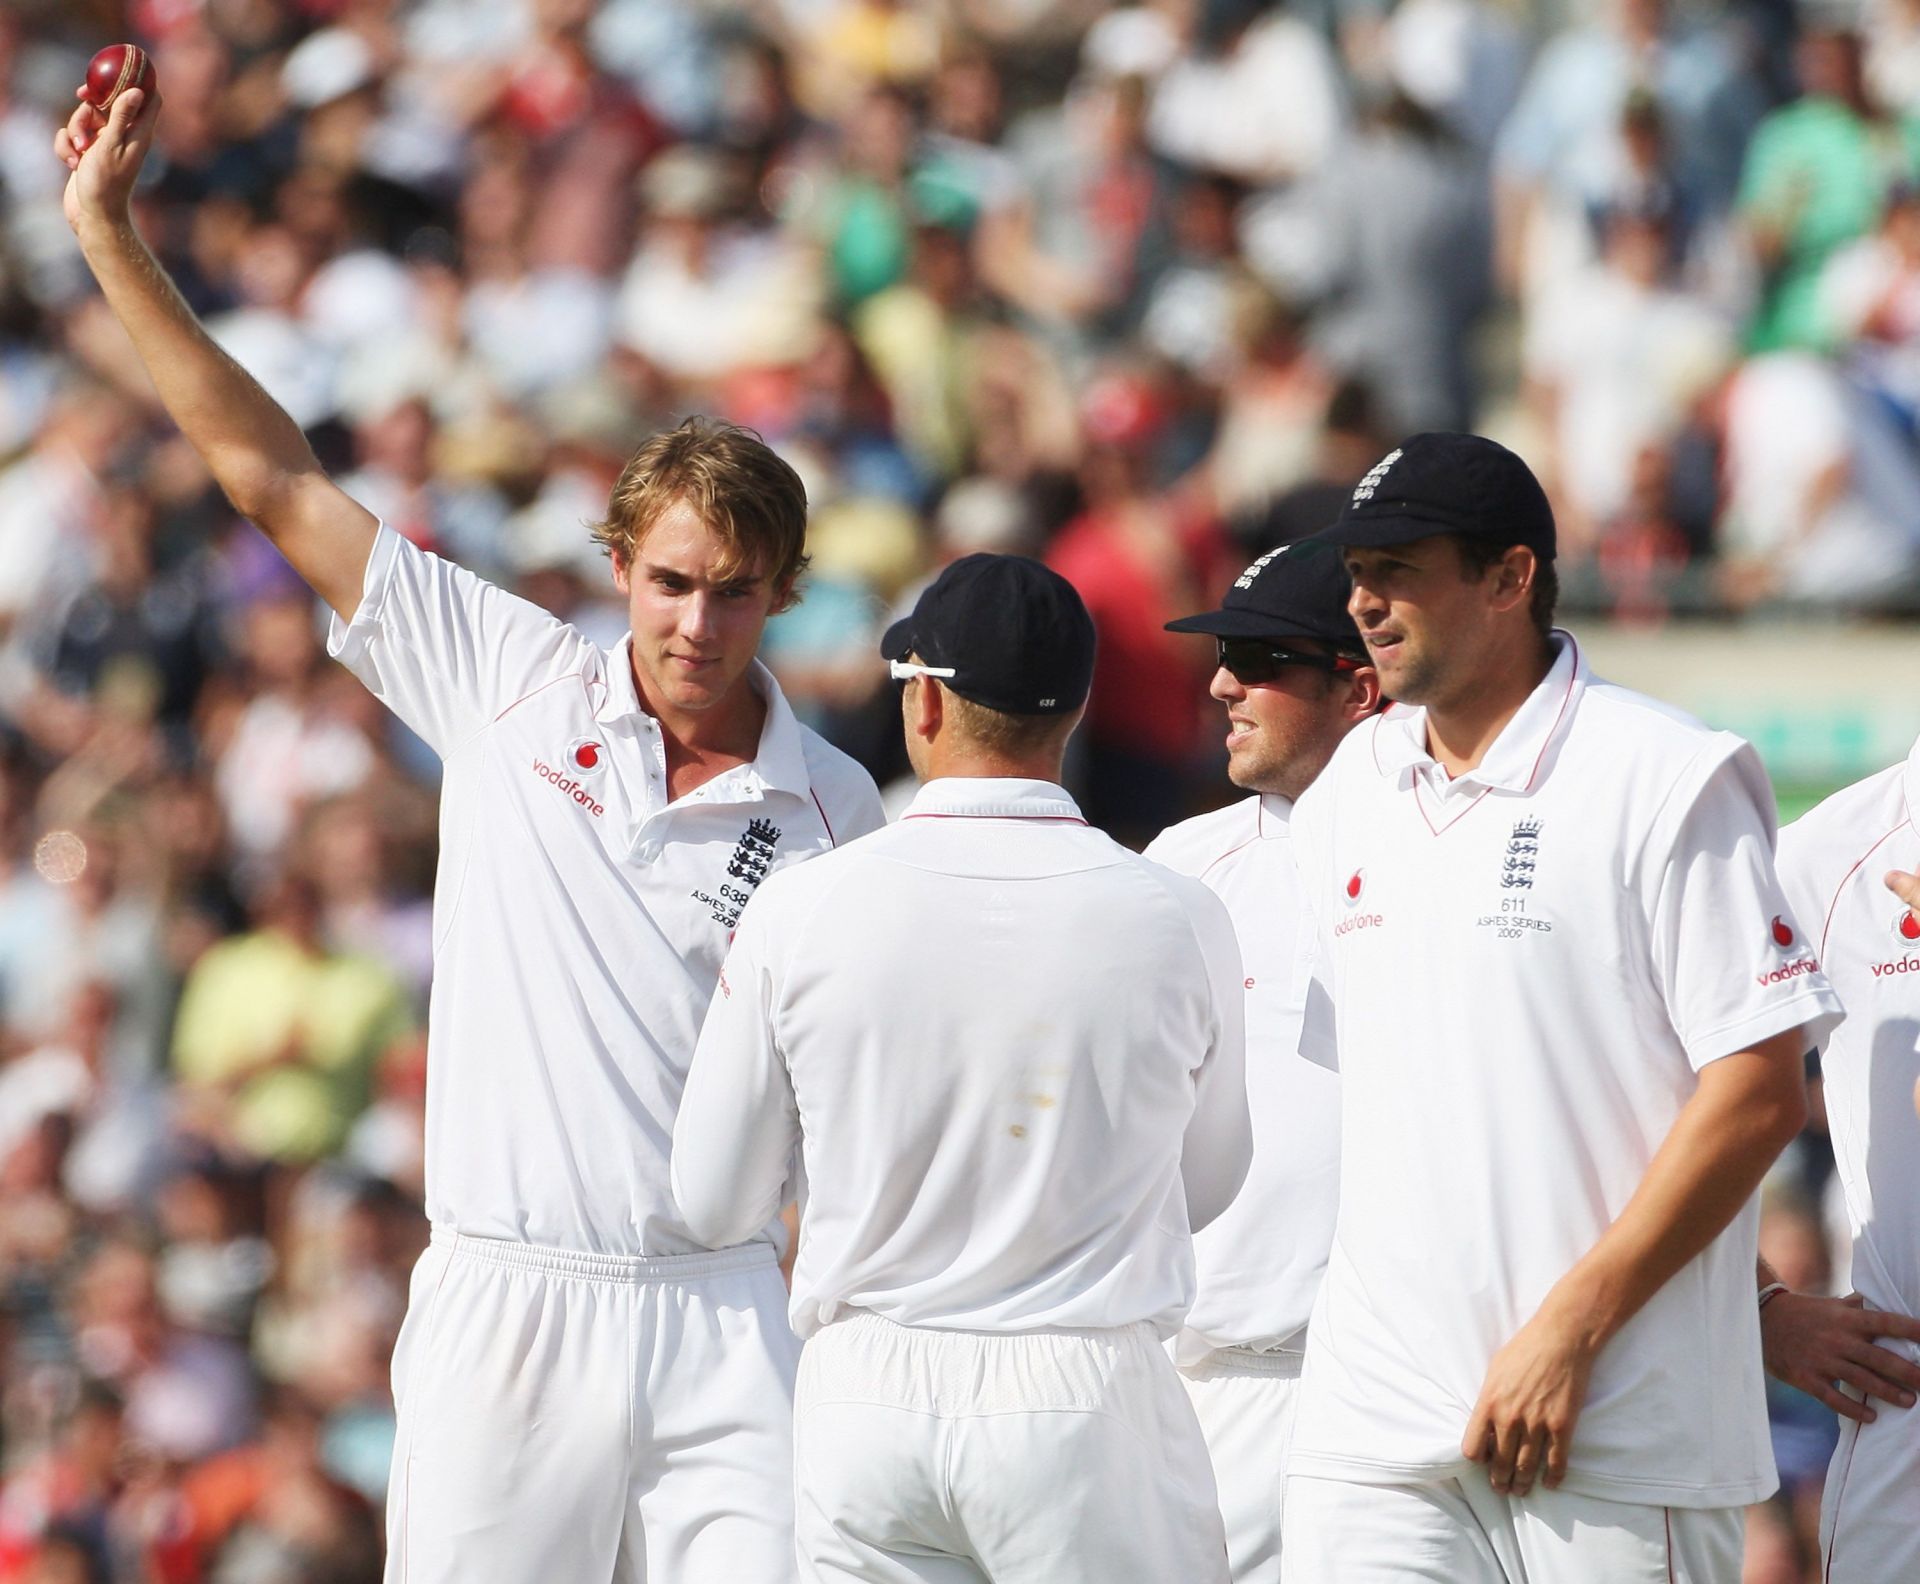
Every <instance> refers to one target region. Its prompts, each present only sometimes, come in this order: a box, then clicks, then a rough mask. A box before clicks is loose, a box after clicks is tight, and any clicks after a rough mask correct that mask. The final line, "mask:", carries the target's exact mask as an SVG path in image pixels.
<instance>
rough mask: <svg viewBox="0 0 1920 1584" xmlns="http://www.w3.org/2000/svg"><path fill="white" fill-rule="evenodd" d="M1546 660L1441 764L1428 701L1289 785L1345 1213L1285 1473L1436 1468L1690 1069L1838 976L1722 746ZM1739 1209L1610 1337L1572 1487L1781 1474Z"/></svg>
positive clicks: (1314, 1034) (1748, 779)
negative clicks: (1331, 1078) (1529, 689)
mask: <svg viewBox="0 0 1920 1584" xmlns="http://www.w3.org/2000/svg"><path fill="white" fill-rule="evenodd" d="M1557 641H1558V643H1559V646H1560V647H1559V654H1558V656H1557V658H1556V660H1555V663H1554V665H1553V667H1552V669H1551V670H1550V672H1549V673H1548V675H1547V676H1546V678H1545V679H1544V680H1543V681H1542V682H1541V684H1540V686H1539V687H1538V688H1537V689H1536V690H1535V691H1534V692H1533V694H1532V695H1531V696H1530V697H1529V698H1528V700H1527V701H1526V703H1525V704H1524V705H1523V706H1522V707H1521V709H1520V710H1519V712H1518V713H1517V714H1516V715H1515V716H1514V718H1513V719H1512V720H1511V721H1510V722H1509V723H1508V724H1507V726H1506V728H1505V729H1504V730H1503V731H1502V732H1501V734H1500V736H1499V737H1498V738H1497V739H1496V740H1495V742H1494V743H1493V745H1492V747H1491V748H1490V749H1489V750H1488V752H1487V754H1486V757H1485V759H1484V760H1483V762H1482V763H1481V764H1480V765H1479V766H1478V767H1477V768H1476V769H1474V770H1473V771H1471V772H1469V773H1467V774H1465V775H1462V776H1461V777H1459V778H1458V779H1457V780H1449V779H1448V777H1447V774H1446V772H1445V770H1444V769H1442V768H1441V767H1440V766H1439V765H1438V764H1437V763H1435V761H1434V760H1433V759H1432V758H1431V756H1430V755H1429V753H1428V751H1427V741H1426V714H1425V711H1424V710H1419V709H1407V708H1405V707H1400V706H1396V707H1395V708H1394V709H1393V710H1392V711H1390V712H1389V713H1388V714H1387V715H1384V716H1382V717H1379V718H1378V719H1377V720H1375V721H1374V722H1372V723H1370V724H1368V725H1365V726H1362V727H1360V728H1359V729H1358V730H1356V731H1354V732H1353V733H1352V734H1351V735H1350V736H1349V737H1348V738H1347V739H1346V741H1345V742H1343V743H1342V744H1341V746H1340V748H1339V750H1338V751H1337V752H1336V753H1335V755H1334V758H1333V762H1332V763H1331V764H1330V765H1329V766H1328V768H1327V770H1326V771H1325V772H1324V773H1323V774H1322V775H1321V777H1320V779H1319V780H1318V781H1316V782H1315V783H1314V785H1313V786H1312V787H1311V788H1310V789H1309V790H1308V791H1307V793H1306V795H1305V796H1304V797H1303V798H1301V800H1300V802H1299V804H1298V805H1297V806H1296V808H1295V810H1294V819H1293V842H1294V849H1295V852H1296V853H1297V855H1298V857H1299V861H1300V867H1301V878H1302V881H1303V884H1304V885H1305V888H1306V895H1307V899H1308V903H1309V905H1310V906H1311V907H1312V908H1313V909H1314V911H1315V913H1316V915H1317V932H1316V946H1315V951H1316V954H1317V963H1316V966H1315V969H1314V983H1313V984H1312V986H1311V989H1310V999H1309V1004H1308V1008H1307V1013H1306V1020H1305V1027H1304V1029H1303V1039H1302V1048H1303V1050H1305V1051H1307V1052H1308V1053H1309V1054H1310V1055H1313V1056H1315V1057H1316V1059H1323V1060H1337V1063H1338V1067H1339V1071H1340V1075H1341V1100H1342V1105H1341V1118H1342V1130H1341V1151H1342V1156H1341V1177H1340V1207H1339V1212H1338V1216H1337V1220H1336V1224H1335V1232H1334V1247H1333V1253H1332V1256H1331V1258H1330V1259H1329V1261H1328V1265H1327V1272H1326V1276H1325V1278H1324V1280H1323V1281H1322V1283H1321V1289H1320V1299H1319V1303H1318V1305H1317V1306H1316V1308H1315V1310H1314V1314H1313V1323H1312V1329H1311V1331H1310V1333H1309V1340H1308V1345H1307V1366H1306V1372H1305V1385H1304V1386H1303V1389H1302V1396H1301V1403H1300V1411H1299V1418H1298V1421H1297V1423H1296V1426H1295V1431H1294V1444H1293V1454H1292V1457H1293V1461H1292V1464H1291V1466H1292V1468H1293V1469H1294V1470H1295V1471H1296V1472H1307V1471H1310V1472H1314V1473H1319V1474H1323V1475H1327V1476H1330V1477H1334V1478H1343V1479H1355V1480H1362V1481H1375V1482H1388V1483H1393V1482H1400V1481H1406V1480H1421V1479H1436V1478H1447V1477H1451V1476H1452V1475H1453V1474H1456V1473H1458V1472H1460V1471H1461V1470H1462V1469H1464V1468H1465V1466H1466V1464H1465V1460H1464V1459H1463V1458H1462V1457H1461V1453H1460V1441H1461V1437H1462V1436H1463V1434H1464V1433H1465V1431H1466V1425H1467V1419H1468V1417H1469V1415H1470V1413H1471V1412H1472V1409H1473V1405H1474V1403H1475V1401H1476V1400H1477V1398H1478V1396H1479V1392H1480V1387H1481V1385H1482V1383H1483V1381H1484V1380H1485V1377H1486V1371H1487V1366H1488V1364H1489V1362H1490V1361H1491V1359H1492V1357H1493V1354H1494V1353H1495V1352H1496V1351H1497V1350H1498V1349H1499V1348H1500V1347H1501V1346H1503V1345H1504V1344H1505V1343H1506V1342H1507V1341H1508V1340H1509V1339H1511V1338H1512V1336H1513V1335H1514V1334H1515V1333H1516V1332H1517V1331H1519V1329H1520V1328H1521V1326H1522V1325H1524V1324H1525V1323H1526V1321H1527V1320H1528V1319H1529V1318H1530V1317H1531V1316H1532V1315H1533V1313H1534V1311H1535V1310H1536V1308H1537V1307H1538V1306H1539V1304H1540V1301H1541V1300H1542V1299H1543V1298H1544V1297H1545V1296H1546V1293H1547V1291H1548V1289H1549V1288H1551V1287H1552V1286H1553V1284H1554V1283H1555V1282H1556V1281H1558V1280H1559V1279H1560V1277H1561V1276H1563V1275H1564V1274H1565V1273H1566V1272H1567V1270H1568V1269H1570V1268H1571V1267H1572V1266H1573V1265H1574V1263H1575V1262H1576V1261H1577V1260H1579V1259H1580V1257H1581V1256H1582V1255H1584V1254H1585V1253H1586V1252H1587V1251H1588V1250H1589V1249H1590V1248H1591V1247H1592V1246H1593V1245H1594V1244H1595V1243H1596V1242H1598V1241H1599V1239H1600V1236H1601V1234H1602V1233H1604V1232H1605V1231H1606V1229H1607V1228H1608V1227H1609V1226H1610V1225H1611V1224H1612V1222H1613V1221H1614V1220H1615V1219H1616V1218H1617V1217H1618V1216H1619V1214H1620V1212H1621V1211H1622V1210H1623V1209H1624V1208H1625V1206H1626V1204H1627V1201H1628V1199H1629V1198H1630V1197H1631V1196H1632V1194H1633V1193H1634V1191H1635V1189H1636V1188H1637V1187H1638V1186H1639V1184H1640V1181H1641V1179H1642V1177H1643V1176H1644V1175H1645V1173H1646V1170H1647V1167H1648V1165H1649V1163H1650V1162H1651V1161H1652V1159H1653V1156H1654V1153H1655V1151H1656V1150H1657V1149H1658V1148H1659V1147H1660V1144H1661V1142H1662V1141H1663V1140H1664V1139H1665V1137H1666V1136H1667V1133H1668V1131H1669V1130H1670V1129H1671V1127H1672V1125H1673V1122H1674V1119H1675V1118H1676V1117H1677V1116H1678V1115H1679V1112H1680V1109H1681V1107H1682V1106H1684V1105H1685V1104H1686V1102H1687V1100H1688V1099H1689V1098H1690V1097H1691V1096H1692V1095H1693V1093H1694V1090H1695V1088H1696V1085H1697V1073H1698V1070H1699V1069H1700V1068H1702V1067H1704V1066H1706V1065H1707V1064H1708V1063H1709V1062H1712V1061H1714V1060H1716V1059H1718V1058H1720V1057H1722V1056H1727V1055H1731V1054H1733V1053H1734V1052H1736V1051H1740V1050H1744V1049H1747V1048H1749V1047H1751V1046H1753V1045H1755V1044H1757V1043H1758V1042H1760V1041H1762V1040H1764V1039H1767V1038H1769V1037H1771V1036H1772V1035H1775V1034H1779V1033H1783V1032H1785V1031H1787V1030H1789V1029H1793V1028H1796V1027H1805V1028H1807V1029H1808V1030H1809V1037H1810V1038H1817V1037H1818V1036H1819V1035H1820V1034H1821V1033H1822V1032H1824V1030H1825V1029H1826V1028H1827V1027H1828V1026H1829V1025H1830V1024H1831V1023H1832V1022H1833V1021H1834V1020H1835V1019H1836V1018H1837V1017H1838V1016H1839V1012H1840V1007H1839V1002H1838V1000H1837V999H1836V998H1835V996H1834V993H1833V991H1832V990H1831V989H1830V988H1829V987H1828V985H1827V982H1826V980H1825V979H1824V978H1823V977H1822V976H1821V972H1820V965H1819V960H1818V957H1817V955H1816V954H1815V951H1814V949H1813V946H1812V944H1811V943H1810V942H1809V941H1808V940H1807V938H1806V935H1805V932H1804V931H1803V930H1802V929H1801V928H1800V926H1799V925H1798V924H1797V923H1796V922H1795V921H1794V919H1793V915H1792V912H1791V910H1790V909H1789V907H1788V906H1787V903H1786V900H1785V898H1784V896H1783V895H1782V894H1781V891H1780V887H1779V883H1778V881H1777V879H1776V878H1775V875H1774V869H1773V835H1774V832H1773V813H1772V798H1771V792H1770V789H1769V787H1768V784H1767V779H1766V775H1765V772H1764V771H1763V770H1762V769H1761V767H1760V763H1759V760H1758V758H1757V757H1756V756H1755V754H1754V753H1753V750H1752V749H1751V748H1749V747H1748V746H1747V745H1746V744H1745V743H1743V742H1741V741H1740V740H1739V739H1738V738H1736V737H1733V736H1730V735H1728V734H1726V733H1723V732H1711V731H1708V730H1707V729H1706V728H1704V727H1703V726H1701V725H1700V724H1699V723H1697V722H1696V721H1693V720H1691V719H1690V718H1688V717H1686V716H1684V715H1682V714H1680V713H1678V712H1677V711H1674V710H1671V709H1668V708H1667V707H1666V706H1664V705H1661V704H1657V703H1655V702H1654V701H1652V700H1650V699H1647V698H1644V697H1642V696H1640V695H1638V694H1635V693H1630V692H1628V691H1626V690H1625V689H1623V688H1618V687H1615V686H1613V685H1611V684H1610V683H1607V682H1603V681H1600V680H1599V679H1597V678H1594V677H1592V676H1591V675H1590V674H1589V673H1588V671H1587V669H1586V666H1585V664H1584V662H1583V661H1582V660H1581V659H1580V656H1579V651H1578V648H1577V646H1576V645H1575V644H1574V642H1573V640H1572V639H1571V638H1570V637H1568V636H1566V635H1564V634H1563V635H1560V636H1559V638H1558V640H1557ZM1756 1221H1757V1211H1756V1209H1755V1207H1754V1206H1752V1205H1749V1206H1748V1207H1747V1209H1746V1210H1745V1211H1743V1212H1742V1214H1740V1215H1739V1216H1738V1217H1736V1218H1735V1220H1734V1221H1733V1223H1732V1224H1731V1225H1730V1226H1729V1227H1728V1228H1727V1229H1726V1230H1725V1231H1724V1232H1723V1233H1721V1235H1720V1236H1719V1237H1717V1238H1716V1239H1714V1241H1713V1242H1712V1243H1711V1244H1709V1245H1708V1247H1707V1248H1706V1249H1705V1250H1703V1251H1702V1252H1701V1253H1700V1254H1699V1255H1698V1256H1697V1257H1696V1258H1695V1259H1693V1260H1692V1261H1691V1262H1689V1263H1688V1264H1687V1265H1686V1266H1685V1267H1684V1268H1683V1269H1682V1270H1681V1271H1680V1272H1679V1273H1678V1274H1676V1275H1675V1276H1674V1277H1673V1279H1672V1280H1670V1281H1669V1282H1667V1284H1666V1285H1665V1286H1663V1287H1662V1288H1661V1289H1660V1291H1659V1292H1657V1293H1656V1294H1654V1296H1653V1297H1652V1298H1651V1299H1650V1300H1649V1301H1648V1303H1647V1304H1646V1306H1645V1307H1644V1308H1643V1309H1642V1310H1641V1311H1640V1312H1639V1313H1638V1314H1637V1315H1635V1316H1634V1318H1633V1319H1632V1320H1630V1321H1629V1322H1628V1323H1627V1324H1626V1325H1625V1326H1624V1327H1623V1328H1622V1329H1621V1331H1620V1333H1619V1334H1618V1335H1617V1336H1616V1337H1615V1338H1614V1339H1613V1340H1612V1341H1611V1342H1610V1343H1609V1344H1608V1345H1607V1347H1606V1348H1605V1349H1604V1350H1603V1351H1602V1353H1601V1354H1600V1357H1599V1359H1598V1361H1597V1363H1596V1365H1595V1368H1594V1372H1593V1377H1592V1381H1591V1384H1590V1386H1589V1389H1588V1394H1587V1399H1586V1404H1585V1407H1584V1409H1583V1411H1582V1413H1581V1416H1580V1420H1579V1424H1578V1427H1577V1429H1576V1431H1575V1435H1574V1441H1573V1448H1572V1461H1571V1465H1570V1470H1569V1473H1568V1475H1567V1480H1566V1484H1567V1488H1568V1489H1571V1490H1573V1491H1576V1492H1578V1493H1581V1494H1586V1495H1592V1496H1599V1497H1606V1498H1610V1499H1613V1500H1620V1501H1632V1502H1640V1503H1646V1504H1656V1505H1666V1506H1676V1507H1718V1506H1731V1505H1739V1504H1745V1503H1748V1502H1752V1501H1756V1500H1758V1499H1759V1498H1761V1497H1762V1496H1764V1495H1765V1494H1766V1493H1767V1492H1768V1491H1770V1490H1771V1489H1772V1488H1773V1486H1774V1484H1775V1475H1774V1468H1773V1457H1772V1451H1771V1448H1770V1446H1769V1442H1768V1436H1767V1420H1766V1409H1765V1402H1764V1396H1763V1384H1762V1376H1761V1365H1760V1339H1759V1323H1758V1318H1757V1314H1756V1310H1755V1306H1754V1302H1753V1266H1754V1255H1755V1240H1756V1230H1757V1228H1756Z"/></svg>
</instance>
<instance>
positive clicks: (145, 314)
mask: <svg viewBox="0 0 1920 1584" xmlns="http://www.w3.org/2000/svg"><path fill="white" fill-rule="evenodd" d="M77 234H78V236H79V239H80V245H81V250H82V252H83V253H84V254H85V255H86V260H87V264H88V266H89V267H90V268H91V269H92V271H93V273H94V277H95V278H96V279H97V280H98V281H99V283H100V289H101V291H102V293H103V294H104V295H105V297H106V300H107V305H108V306H109V307H110V308H111V309H112V310H113V312H114V315H115V317H116V318H117V319H118V320H119V321H120V323H121V325H122V326H124V327H125V329H126V332H127V335H128V337H129V339H131V341H132V342H133V346H134V350H135V351H136V352H137V353H138V354H139V356H140V360H141V362H142V363H143V364H145V366H146V369H147V372H148V374H149V376H150V377H151V378H152V380H153V384H154V388H155V390H156V391H158V393H159V395H160V400H161V402H162V403H163V404H164V405H165V407H166V409H167V412H168V414H169V415H170V416H171V417H172V418H173V420H174V422H175V423H177V424H178V425H179V426H180V430H181V432H182V433H183V434H184V435H185V436H186V437H187V439H188V441H190V442H191V443H192V445H193V447H194V449H195V450H197V451H198V452H199V453H200V455H201V456H202V457H203V458H205V460H206V463H207V467H208V469H209V471H210V472H211V473H212V474H213V476H214V479H215V481H216V482H217V483H218V484H219V485H220V488H221V489H222V490H223V491H224V492H225V493H226V496H227V499H228V500H230V501H232V502H233V505H234V508H235V510H237V511H238V512H240V514H241V515H242V516H244V517H247V518H249V519H250V520H251V521H253V522H254V523H256V524H257V525H258V526H259V527H260V528H261V530H262V531H263V532H265V533H266V534H267V536H268V537H269V538H271V539H272V540H273V541H274V542H275V544H276V545H278V546H279V548H280V550H281V552H282V554H284V555H285V556H286V557H287V559H288V560H289V561H290V562H292V563H293V565H294V567H295V568H296V569H297V570H298V571H299V572H300V573H301V575H302V576H304V577H305V578H306V579H307V581H308V582H310V583H311V584H312V585H313V586H314V588H315V590H316V591H317V592H318V593H319V594H320V595H321V597H322V598H324V599H325V600H326V601H327V603H328V604H330V605H332V606H333V607H334V608H335V609H336V610H339V611H341V612H342V614H344V615H349V616H350V615H351V614H352V612H353V610H354V608H355V606H356V605H357V604H358V603H359V596H360V582H361V578H362V575H363V572H364V569H365V566H366V560H367V556H368V554H369V553H370V551H371V549H372V546H373V535H374V526H375V525H374V519H373V518H372V517H371V516H370V515H369V514H368V513H366V512H365V511H364V510H362V509H361V508H359V507H357V506H355V505H354V504H353V503H352V502H351V501H349V500H348V499H347V497H346V496H344V495H342V494H341V493H340V492H339V490H338V489H337V488H336V487H335V486H334V485H333V483H332V482H331V481H330V480H329V479H328V478H327V477H326V475H325V473H324V472H323V471H322V470H321V467H320V464H319V462H318V460H317V459H316V458H315V457H314V454H313V449H312V447H310V446H309V445H308V444H307V440H306V436H305V435H303V434H302V433H301V432H300V427H299V425H298V424H296V423H295V422H294V421H293V419H292V418H290V417H289V416H288V415H287V414H286V413H285V412H284V411H283V410H282V409H281V408H280V406H279V405H278V404H277V403H276V402H275V401H274V400H273V398H272V397H271V396H269V395H268V394H267V393H266V391H264V390H263V389H261V387H260V384H259V382H258V381H256V380H255V379H254V378H253V376H252V375H251V374H249V373H248V372H247V371H246V370H245V369H243V368H242V367H241V366H240V365H239V364H238V363H236V362H235V361H234V360H233V359H232V358H231V357H229V356H228V355H227V354H226V353H225V352H224V351H222V350H221V348H220V347H219V346H218V345H217V344H216V343H215V342H214V340H213V338H212V337H211V336H210V335H208V334H207V331H206V329H205V327H204V326H202V325H201V323H200V321H199V320H198V319H197V318H195V317H194V313H193V310H192V309H191V308H189V307H188V306H187V303H186V300H185V299H184V298H183V297H181V295H180V293H179V291H178V289H177V288H176V287H175V286H174V284H173V282H172V281H171V280H170V279H168V277H167V274H166V271H165V270H164V269H162V268H161V266H160V263H159V261H158V260H157V259H156V258H155V257H154V256H153V253H152V252H151V250H149V249H148V247H147V245H146V243H145V242H144V241H142V240H141V238H140V235H139V233H138V232H137V231H136V230H135V229H134V227H133V224H132V222H131V221H130V220H124V219H123V220H118V221H108V220H101V221H97V222H90V223H88V224H85V225H82V226H81V227H79V228H78V231H77Z"/></svg>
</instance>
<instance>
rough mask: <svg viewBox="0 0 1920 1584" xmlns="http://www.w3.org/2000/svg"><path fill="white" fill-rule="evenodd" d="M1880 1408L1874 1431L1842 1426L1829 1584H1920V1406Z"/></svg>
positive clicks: (1828, 1515) (1824, 1524) (1824, 1509)
mask: <svg viewBox="0 0 1920 1584" xmlns="http://www.w3.org/2000/svg"><path fill="white" fill-rule="evenodd" d="M1880 1345H1881V1346H1882V1347H1895V1348H1898V1349H1899V1350H1900V1351H1901V1352H1902V1353H1904V1354H1905V1355H1906V1356H1907V1357H1909V1358H1911V1357H1913V1356H1914V1350H1913V1349H1912V1348H1911V1347H1909V1346H1907V1345H1905V1344H1902V1343H1897V1342H1887V1341H1882V1342H1881V1344H1880ZM1874 1408H1875V1412H1876V1414H1877V1417H1876V1418H1875V1419H1874V1421H1873V1423H1872V1424H1870V1425H1863V1424H1857V1423H1856V1422H1855V1421H1853V1420H1851V1419H1843V1420H1841V1421H1840V1443H1839V1445H1838V1446H1836V1447H1835V1448H1834V1449H1833V1461H1832V1462H1831V1463H1830V1464H1828V1466H1827V1488H1826V1491H1825V1493H1824V1494H1823V1495H1822V1497H1821V1500H1820V1579H1821V1584H1893V1581H1895V1580H1900V1581H1913V1580H1920V1405H1916V1406H1914V1407H1912V1408H1896V1407H1894V1406H1892V1405H1891V1404H1890V1403H1876V1404H1875V1405H1874Z"/></svg>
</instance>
